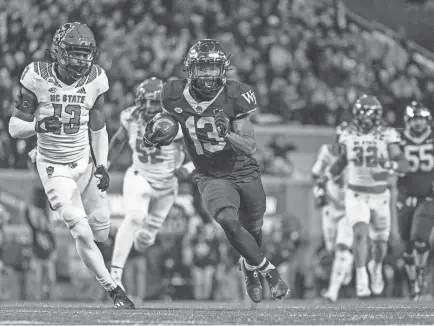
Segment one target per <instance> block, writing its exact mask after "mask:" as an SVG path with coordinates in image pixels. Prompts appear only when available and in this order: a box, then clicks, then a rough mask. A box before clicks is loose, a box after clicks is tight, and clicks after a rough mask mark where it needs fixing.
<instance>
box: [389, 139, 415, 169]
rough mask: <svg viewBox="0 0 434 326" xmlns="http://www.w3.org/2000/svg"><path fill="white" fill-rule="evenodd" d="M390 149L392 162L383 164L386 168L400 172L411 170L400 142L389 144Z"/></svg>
mask: <svg viewBox="0 0 434 326" xmlns="http://www.w3.org/2000/svg"><path fill="white" fill-rule="evenodd" d="M388 150H389V157H390V162H389V164H387V162H386V164H385V166H383V167H384V168H386V169H391V170H394V171H395V172H397V173H399V174H401V173H407V172H408V171H410V168H411V166H410V163H409V162H408V161H407V159H406V157H405V155H404V153H403V152H402V150H401V147H400V146H399V143H392V144H389V148H388Z"/></svg>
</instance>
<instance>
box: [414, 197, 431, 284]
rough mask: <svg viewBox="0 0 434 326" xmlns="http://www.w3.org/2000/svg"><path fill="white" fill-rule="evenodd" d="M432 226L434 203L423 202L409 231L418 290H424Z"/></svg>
mask: <svg viewBox="0 0 434 326" xmlns="http://www.w3.org/2000/svg"><path fill="white" fill-rule="evenodd" d="M433 226H434V203H433V201H432V200H426V199H425V200H423V201H422V202H421V203H420V204H419V205H418V206H417V208H416V210H415V212H414V216H413V225H412V229H411V242H412V244H413V248H414V249H413V252H414V263H415V266H416V276H417V283H418V285H419V288H420V290H421V291H422V290H423V288H424V285H425V284H424V283H425V277H424V271H425V266H426V263H427V260H428V256H429V253H430V251H431V244H430V241H429V240H430V235H431V232H432V229H433Z"/></svg>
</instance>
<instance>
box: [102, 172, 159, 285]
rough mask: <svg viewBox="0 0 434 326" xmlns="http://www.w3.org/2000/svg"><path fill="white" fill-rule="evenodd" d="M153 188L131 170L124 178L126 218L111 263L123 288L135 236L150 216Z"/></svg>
mask: <svg viewBox="0 0 434 326" xmlns="http://www.w3.org/2000/svg"><path fill="white" fill-rule="evenodd" d="M151 194H152V188H151V186H150V185H149V183H148V181H147V180H146V179H145V178H143V177H142V176H141V175H140V174H137V173H135V172H134V170H133V169H131V168H129V169H128V170H127V171H126V173H125V176H124V185H123V200H124V201H123V203H124V208H125V210H124V212H125V218H124V219H123V221H122V223H121V225H120V226H119V229H118V231H117V233H116V238H115V245H114V248H113V256H112V261H111V275H112V277H113V279H114V280H115V282H116V283H117V284H118V285H120V286H122V287H123V285H122V274H123V269H124V267H125V263H126V261H127V258H128V255H129V254H130V251H131V248H132V246H133V243H134V235H135V233H136V232H137V230H138V229H139V228H140V226H141V225H142V221H143V219H144V218H145V217H146V215H147V214H148V208H149V203H150V200H151Z"/></svg>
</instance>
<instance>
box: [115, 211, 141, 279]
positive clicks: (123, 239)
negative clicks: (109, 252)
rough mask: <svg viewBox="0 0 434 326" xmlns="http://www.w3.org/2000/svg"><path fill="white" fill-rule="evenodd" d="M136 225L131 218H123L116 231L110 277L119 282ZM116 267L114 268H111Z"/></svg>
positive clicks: (131, 244) (132, 241)
mask: <svg viewBox="0 0 434 326" xmlns="http://www.w3.org/2000/svg"><path fill="white" fill-rule="evenodd" d="M137 228H138V227H137V225H136V224H134V223H133V221H132V219H130V218H125V219H124V220H123V222H122V224H121V225H120V227H119V230H118V232H117V233H116V239H115V246H114V248H113V256H112V264H111V265H112V272H111V273H112V277H113V278H116V280H115V281H116V283H118V284H119V283H121V280H122V270H123V268H124V266H125V262H126V261H127V258H128V255H129V254H130V251H131V247H132V246H133V243H134V233H135V231H136V230H137ZM113 267H116V268H113Z"/></svg>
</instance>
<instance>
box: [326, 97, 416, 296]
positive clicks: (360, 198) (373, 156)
mask: <svg viewBox="0 0 434 326" xmlns="http://www.w3.org/2000/svg"><path fill="white" fill-rule="evenodd" d="M382 114H383V109H382V106H381V104H380V102H379V101H378V100H377V98H376V97H374V96H368V95H363V96H362V97H360V98H359V99H358V100H357V101H356V103H355V104H354V107H353V116H354V118H353V121H352V123H351V124H350V126H349V127H348V128H346V129H345V130H344V131H343V132H342V134H341V135H340V137H339V143H340V144H341V148H340V152H341V154H340V156H339V158H338V159H337V160H336V161H335V163H333V165H332V166H331V167H330V170H329V172H328V176H327V177H326V179H329V180H330V179H334V178H335V177H336V176H338V175H340V173H341V172H342V171H343V169H344V168H345V167H346V166H348V185H347V190H346V193H345V211H346V215H347V218H348V219H349V221H350V224H351V225H352V227H353V231H354V243H353V252H354V262H355V266H356V292H357V296H359V297H367V296H370V295H371V291H372V293H373V294H374V295H379V294H381V293H382V292H383V289H384V280H383V274H382V264H383V260H384V257H385V256H386V254H387V241H388V239H389V234H390V228H391V225H390V223H391V210H390V191H389V189H388V181H389V176H390V174H391V173H405V172H406V171H407V170H408V168H409V163H408V162H407V160H406V159H405V157H404V154H403V153H402V151H401V149H400V147H399V142H400V137H399V134H398V132H397V131H396V130H395V129H393V128H390V127H387V126H384V125H383V123H382ZM369 236H370V237H371V239H372V242H373V244H372V255H371V256H372V259H371V260H370V261H369V263H367V260H368V248H369V242H368V237H369ZM366 266H367V267H368V269H369V274H370V276H371V286H369V276H368V271H367V269H366Z"/></svg>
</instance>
